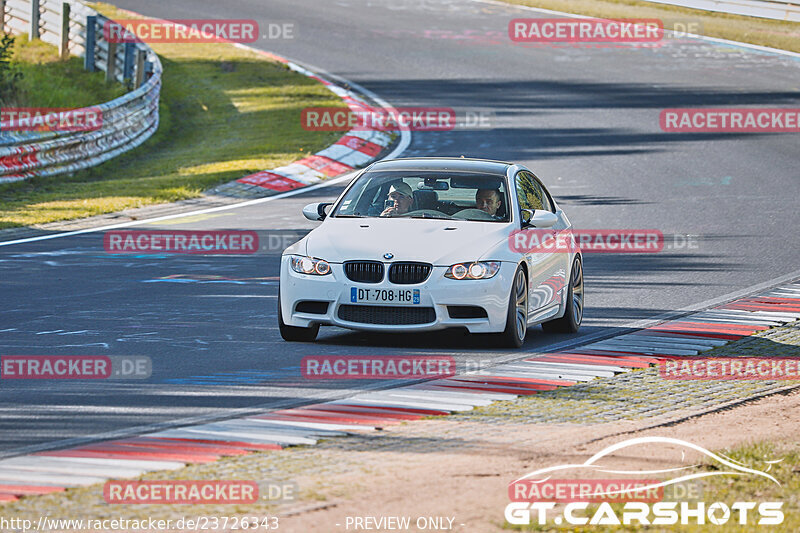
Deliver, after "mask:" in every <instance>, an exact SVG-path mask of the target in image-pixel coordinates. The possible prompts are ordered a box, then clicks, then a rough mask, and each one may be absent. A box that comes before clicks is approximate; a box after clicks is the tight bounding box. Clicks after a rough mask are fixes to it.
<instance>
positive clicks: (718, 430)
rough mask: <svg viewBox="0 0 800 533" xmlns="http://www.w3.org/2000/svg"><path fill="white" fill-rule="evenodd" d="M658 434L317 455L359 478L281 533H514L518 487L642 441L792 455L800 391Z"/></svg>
mask: <svg viewBox="0 0 800 533" xmlns="http://www.w3.org/2000/svg"><path fill="white" fill-rule="evenodd" d="M676 407H678V406H676ZM675 414H679V412H676V413H675ZM652 425H653V421H652V420H639V421H618V422H612V423H605V424H592V425H582V426H578V425H569V426H564V425H544V424H531V425H524V424H518V425H503V426H498V427H496V428H494V429H495V430H493V428H491V427H486V426H485V425H481V424H470V423H464V422H460V423H458V424H455V423H454V422H451V421H449V420H447V419H441V420H427V421H423V422H416V423H414V424H411V425H406V426H401V427H395V428H391V429H389V430H387V431H386V432H385V433H384V434H383V435H381V436H380V437H371V436H370V437H365V438H364V439H360V438H356V439H345V440H343V441H340V442H339V443H337V445H336V446H335V447H331V448H328V449H321V448H320V449H318V450H317V451H318V453H321V454H323V455H324V456H325V462H329V461H332V460H333V461H335V460H336V458H337V456H340V457H341V459H343V460H344V461H346V462H351V461H353V459H354V455H355V461H356V463H357V468H355V469H354V470H353V471H352V472H347V473H344V474H339V475H332V476H327V478H326V479H325V484H326V485H327V487H328V488H326V489H323V490H321V491H320V492H319V495H318V496H319V498H320V499H324V501H325V503H326V504H327V505H328V506H327V507H326V508H324V509H319V510H308V511H305V512H299V513H298V514H295V515H293V516H284V517H282V518H281V529H282V530H285V531H292V532H294V531H297V532H299V531H309V532H316V531H319V532H330V531H348V530H349V531H354V530H355V529H354V527H353V525H352V524H351V526H350V528H349V529H347V528H346V524H347V517H351V518H355V517H375V518H378V519H380V517H389V516H397V517H404V516H408V517H411V521H412V524H413V523H414V521H415V520H416V519H417V518H418V517H448V518H451V519H453V526H452V527H453V530H454V531H465V532H473V531H475V532H493V531H504V529H503V523H504V518H503V510H504V508H505V506H506V505H507V504H508V502H509V500H508V496H507V485H508V483H509V482H511V481H512V480H514V479H516V478H518V477H519V476H522V475H523V474H525V473H528V472H530V471H532V470H536V469H539V468H544V467H547V466H556V465H560V464H566V463H573V464H574V463H582V462H583V461H585V460H586V459H588V458H589V457H590V456H592V455H594V454H595V453H597V452H599V451H600V450H602V449H603V448H605V447H606V446H608V445H610V444H613V443H616V442H620V441H623V440H626V439H629V438H632V437H642V436H667V437H673V438H678V439H683V440H686V441H689V442H691V443H693V444H696V445H698V446H702V447H704V448H706V449H709V450H727V449H731V448H736V447H741V446H746V445H750V444H753V443H756V442H761V441H770V442H773V443H776V445H777V449H778V450H780V451H782V452H787V453H788V452H790V451H797V450H798V448H800V445H799V444H798V443H797V432H798V429H797V428H798V427H800V391H794V392H791V393H788V394H777V395H774V396H770V397H767V398H763V399H761V400H756V401H754V402H752V403H749V404H745V405H741V406H738V407H734V408H730V409H727V410H723V411H720V412H715V413H712V414H708V415H704V416H699V417H696V418H693V419H690V420H686V421H683V422H680V423H677V424H676V425H670V426H664V427H659V428H652V429H647V430H644V431H641V430H642V429H643V428H647V427H649V426H652ZM623 433H624V434H623ZM434 438H438V441H439V442H440V443H441V444H442V445H441V446H435V445H433V444H431V441H430V440H429V439H434ZM362 440H364V441H369V445H368V446H367V442H361V441H362ZM345 441H347V442H345ZM368 448H371V449H368ZM674 453H677V450H673V454H670V453H668V452H667V453H665V450H664V448H663V446H657V445H653V446H650V447H648V446H647V445H645V446H644V447H639V448H637V450H636V454H635V455H625V454H623V455H621V456H616V457H615V458H614V459H613V461H612V462H610V463H606V464H612V465H614V466H616V467H620V468H624V469H629V470H634V469H636V470H638V469H658V468H669V467H670V466H674V459H675V457H674ZM296 480H297V482H298V483H299V484H300V485H301V486H303V485H307V484H309V483H310V484H313V483H315V482H318V481H319V479H318V476H316V475H312V476H308V478H307V479H304V478H303V476H300V477H297V478H296ZM337 524H339V525H338V526H337ZM445 524H447V522H446V521H445ZM384 525H385V523H384ZM388 530H389V529H388V528H376V529H373V531H388ZM410 530H411V531H420V530H422V529H420V528H416V527H412V528H411V529H410ZM438 530H439V531H441V530H444V529H438Z"/></svg>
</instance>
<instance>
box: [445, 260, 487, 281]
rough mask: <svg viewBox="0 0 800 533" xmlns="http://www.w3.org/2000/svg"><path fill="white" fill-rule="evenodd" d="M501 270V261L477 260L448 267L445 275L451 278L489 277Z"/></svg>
mask: <svg viewBox="0 0 800 533" xmlns="http://www.w3.org/2000/svg"><path fill="white" fill-rule="evenodd" d="M499 271H500V261H475V262H474V263H456V264H455V265H452V266H451V267H449V268H448V269H447V272H445V274H444V277H446V278H450V279H489V278H493V277H494V275H495V274H497V272H499Z"/></svg>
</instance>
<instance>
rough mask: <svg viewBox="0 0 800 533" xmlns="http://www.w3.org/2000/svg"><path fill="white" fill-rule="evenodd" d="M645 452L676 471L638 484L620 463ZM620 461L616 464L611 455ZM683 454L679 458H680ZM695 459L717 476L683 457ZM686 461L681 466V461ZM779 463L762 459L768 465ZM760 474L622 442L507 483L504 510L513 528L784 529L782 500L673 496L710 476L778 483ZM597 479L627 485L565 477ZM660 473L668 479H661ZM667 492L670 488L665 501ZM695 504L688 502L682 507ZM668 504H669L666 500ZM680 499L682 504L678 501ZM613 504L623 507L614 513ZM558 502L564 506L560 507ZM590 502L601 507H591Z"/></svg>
mask: <svg viewBox="0 0 800 533" xmlns="http://www.w3.org/2000/svg"><path fill="white" fill-rule="evenodd" d="M635 447H645V448H647V452H649V455H644V456H645V457H650V456H652V454H653V453H654V448H656V450H655V451H656V453H659V456H660V457H663V458H664V459H668V458H670V457H672V456H676V458H677V461H676V462H677V463H678V464H677V465H676V466H674V467H672V468H665V469H663V470H651V469H646V470H643V471H642V472H641V478H636V476H637V472H636V471H632V470H630V469H628V468H626V467H624V466H619V464H616V465H615V464H614V460H615V459H616V461H617V462H619V461H620V460H624V459H627V460H630V457H635V454H633V453H632V452H633V451H634V450H633V448H635ZM617 451H622V452H623V453H622V454H621V455H622V456H623V457H620V458H615V457H614V456H613V454H614V452H617ZM678 454H680V455H678ZM698 455H699V456H700V457H701V458H704V459H706V460H710V461H711V462H712V466H713V467H714V470H713V471H711V470H703V469H701V468H699V465H698V464H697V461H691V459H686V460H685V459H684V458H685V457H686V456H689V457H692V456H694V457H696V456H698ZM687 460H688V461H691V462H689V463H688V464H686V461H687ZM775 462H779V461H767V463H768V464H770V465H771V463H775ZM768 470H769V467H767V468H766V469H765V471H761V470H756V469H752V468H748V467H746V466H744V465H742V464H741V463H738V462H735V461H732V460H730V459H728V458H727V457H724V456H721V455H718V454H715V453H713V452H710V451H708V450H706V449H704V448H701V447H700V446H697V445H695V444H692V443H689V442H686V441H684V440H680V439H674V438H670V437H641V438H635V439H630V440H626V441H623V442H620V443H617V444H614V445H612V446H609V447H607V448H606V449H604V450H602V451H600V452H598V453H597V454H595V455H593V456H592V457H590V458H589V459H587V460H586V461H585V462H584V463H582V464H569V465H559V466H553V467H548V468H543V469H540V470H536V471H534V472H531V473H530V474H527V475H525V476H522V477H521V478H519V479H517V480H515V481H513V482H511V483H510V484H509V487H508V495H509V499H510V500H511V503H509V504H508V505H507V506H506V508H505V519H506V521H507V522H508V523H509V524H512V525H530V524H538V525H545V524H548V523H552V524H556V525H561V524H568V525H576V526H577V525H586V524H589V525H615V526H616V525H638V526H647V525H673V524H683V525H685V524H707V523H708V524H712V525H723V524H727V523H729V522H731V523H736V524H739V525H747V524H751V525H752V524H758V525H776V524H781V523H783V520H784V515H783V511H782V507H783V502H774V501H766V502H763V501H762V502H757V501H736V502H722V501H714V502H711V503H706V502H704V501H694V500H695V499H696V498H687V497H686V496H688V494H687V493H686V492H682V491H678V490H674V489H675V488H677V487H679V486H682V485H684V484H686V483H687V482H695V483H696V482H697V480H700V479H702V478H704V477H708V476H720V475H722V476H758V477H762V478H764V479H767V480H769V481H771V482H773V483H775V484H777V485H780V483H778V481H777V480H776V479H775V478H774V477H772V476H771V475H770V474H768V473H767V471H768ZM576 472H577V473H578V474H579V475H584V476H586V475H589V476H591V475H596V474H601V475H602V473H608V472H615V473H617V474H623V475H624V476H625V478H624V479H593V478H591V477H581V478H569V477H566V476H569V475H570V474H574V473H576ZM659 474H664V475H669V476H672V477H671V478H670V479H666V480H659V479H657V477H658V475H659ZM667 489H672V490H670V492H671V493H670V495H669V498H667ZM688 499H692V500H693V501H687V500H688ZM670 500H673V501H670ZM679 500H682V501H679ZM611 502H618V503H621V502H624V504H623V505H622V507H621V510H620V508H619V506H617V507H612V506H611ZM559 504H564V505H562V506H559ZM590 504H598V505H596V508H591V509H590V507H589V506H590Z"/></svg>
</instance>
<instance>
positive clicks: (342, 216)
mask: <svg viewBox="0 0 800 533" xmlns="http://www.w3.org/2000/svg"><path fill="white" fill-rule="evenodd" d="M333 218H367V216H366V215H335V216H334V217H333Z"/></svg>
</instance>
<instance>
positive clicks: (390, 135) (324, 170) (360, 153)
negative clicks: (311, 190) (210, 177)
mask: <svg viewBox="0 0 800 533" xmlns="http://www.w3.org/2000/svg"><path fill="white" fill-rule="evenodd" d="M236 46H238V47H240V48H245V49H247V50H250V51H253V52H256V53H258V54H261V55H264V56H266V57H269V58H270V59H273V60H275V61H278V62H281V63H283V64H285V65H286V66H287V67H288V68H289V69H291V70H293V71H294V72H297V73H299V74H302V75H304V76H307V77H309V78H312V79H314V80H316V81H318V82H319V83H321V84H323V85H324V86H325V87H327V88H328V89H329V90H330V91H331V92H333V93H334V94H336V95H337V96H339V97H340V98H341V99H342V100H343V101H344V102H345V103H346V104H347V106H348V107H349V108H350V109H351V110H353V111H355V112H363V111H365V110H368V111H370V112H373V113H385V112H386V111H388V110H389V109H391V108H387V107H375V105H374V104H371V103H369V102H368V101H367V100H366V99H365V98H364V97H363V96H362V95H361V94H359V93H357V92H355V91H353V90H350V89H345V88H344V87H341V86H339V85H337V84H335V83H333V82H332V81H330V80H328V79H326V78H324V77H323V76H322V75H321V74H318V73H315V72H312V71H310V70H308V69H306V68H304V67H301V66H300V65H298V64H296V63H294V62H292V61H289V60H288V59H285V58H283V57H280V56H277V55H275V54H272V53H270V52H264V51H261V50H256V49H254V48H251V47H247V46H244V45H241V44H237V45H236ZM400 134H401V131H400V130H399V129H391V128H387V129H367V128H364V127H359V128H354V129H352V130H350V131H348V132H347V133H345V134H344V135H343V136H342V137H341V138H340V139H339V140H338V141H336V142H335V143H334V144H332V145H330V146H329V147H327V148H325V149H324V150H321V151H319V152H317V153H315V154H312V155H310V156H307V157H304V158H303V159H300V160H298V161H295V162H294V163H292V164H290V165H286V166H282V167H278V168H275V169H272V170H263V171H261V172H256V173H255V174H251V175H249V176H245V177H243V178H239V179H237V180H235V181H234V182H231V183H227V184H224V185H221V186H219V187H216V188H215V189H214V191H215V192H220V193H226V192H231V191H233V190H237V189H238V188H241V186H256V187H259V188H261V189H263V191H261V194H265V195H266V194H274V193H278V192H286V191H291V190H294V189H300V188H302V187H307V186H309V185H314V184H317V183H320V182H323V181H325V180H327V179H329V178H332V177H335V176H340V175H342V174H344V173H346V172H351V171H353V170H355V169H356V168H360V167H363V166H365V165H367V164H369V163H371V162H372V161H374V160H375V159H377V157H378V155H379V154H381V153H382V152H383V151H384V150H386V149H387V148H388V147H389V145H391V144H392V142H393V140H394V138H395V137H396V136H397V135H400Z"/></svg>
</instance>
